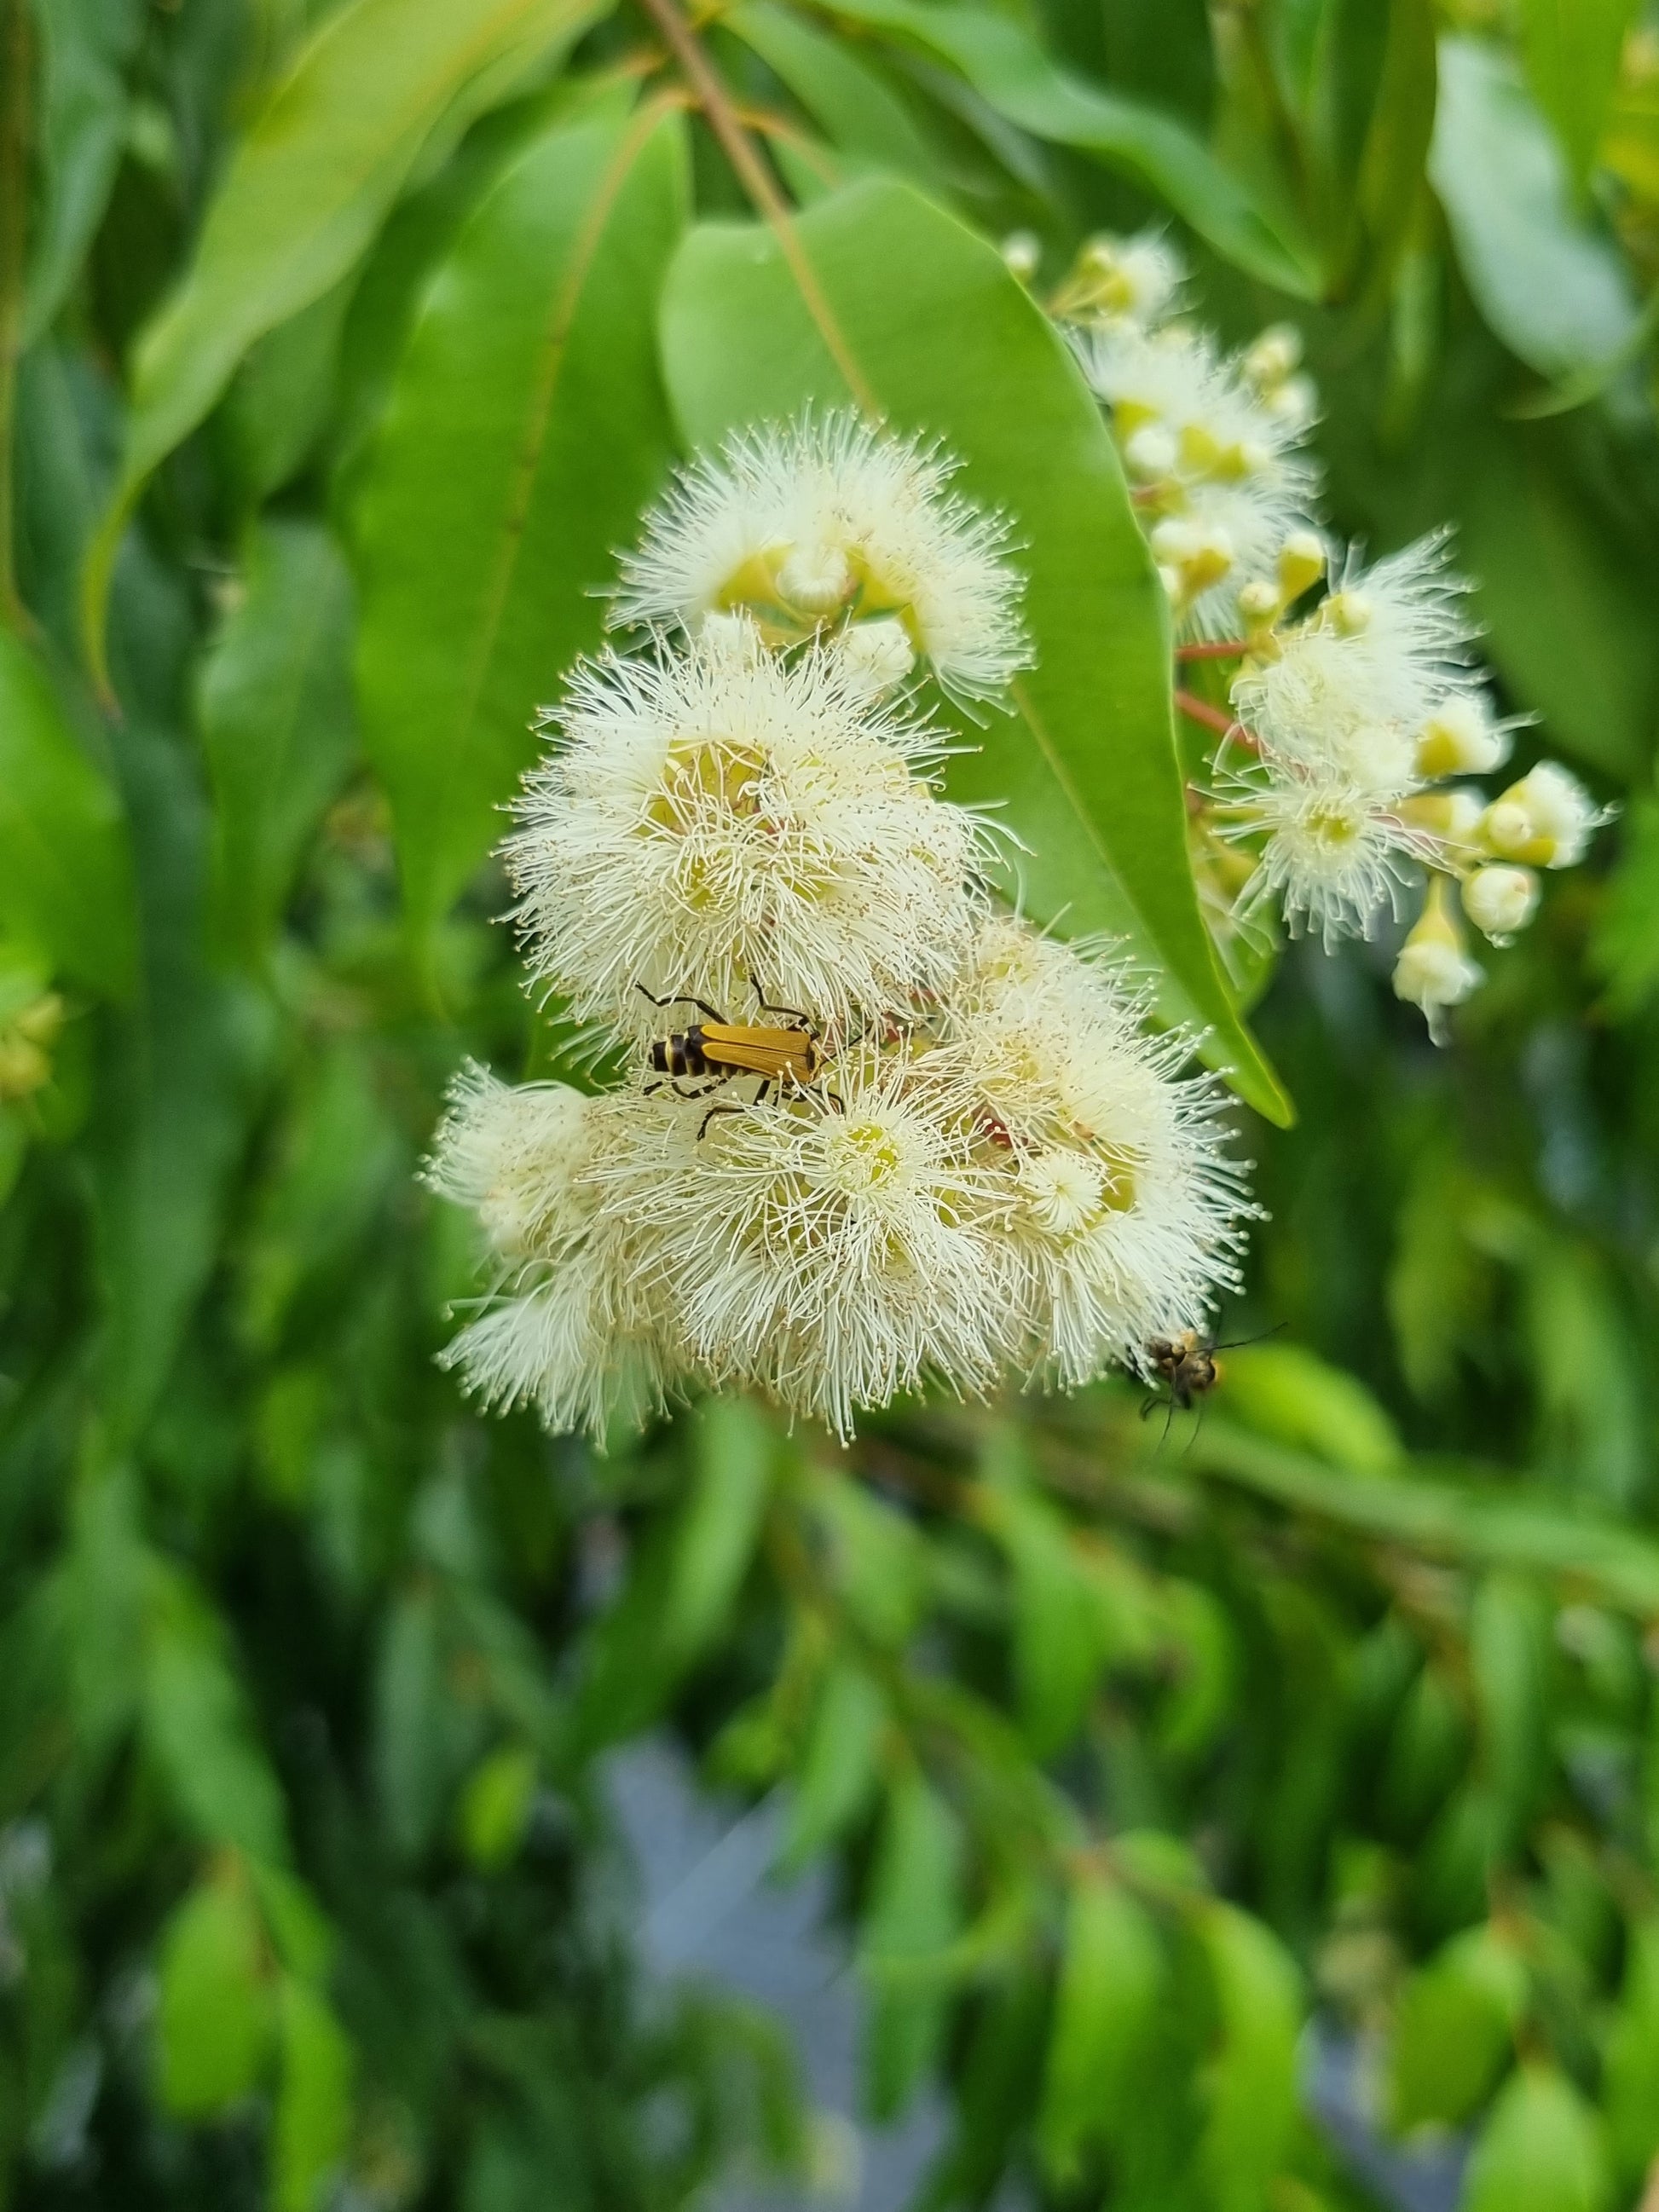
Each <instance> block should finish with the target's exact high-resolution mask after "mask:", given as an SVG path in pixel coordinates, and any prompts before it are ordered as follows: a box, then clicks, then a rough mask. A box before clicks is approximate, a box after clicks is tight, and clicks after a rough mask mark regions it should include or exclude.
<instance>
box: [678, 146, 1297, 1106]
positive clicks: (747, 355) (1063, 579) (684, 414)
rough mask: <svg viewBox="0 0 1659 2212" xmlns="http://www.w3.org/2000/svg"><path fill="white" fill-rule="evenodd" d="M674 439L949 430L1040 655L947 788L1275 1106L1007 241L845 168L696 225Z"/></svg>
mask: <svg viewBox="0 0 1659 2212" xmlns="http://www.w3.org/2000/svg"><path fill="white" fill-rule="evenodd" d="M663 339H664V349H665V361H666V364H667V373H668V381H669V386H670V390H671V393H672V396H673V399H674V404H675V407H676V410H677V411H678V416H679V418H680V421H681V423H682V424H683V426H684V430H685V433H686V436H687V439H688V441H689V442H690V443H691V444H693V445H698V446H713V445H714V444H715V443H717V442H718V441H719V440H720V438H721V437H723V436H724V435H726V433H727V432H728V431H730V430H731V429H732V428H735V427H738V426H739V425H743V424H745V423H753V422H764V421H768V420H773V421H776V420H781V419H784V418H787V417H788V416H793V415H794V414H796V413H798V412H799V410H800V409H801V408H802V407H803V406H804V405H805V404H808V403H809V402H816V403H817V404H825V403H826V402H829V401H831V400H844V399H848V398H851V399H853V400H855V401H856V402H857V403H858V404H860V406H862V407H863V408H865V409H866V410H869V411H872V412H875V413H879V414H881V415H883V416H886V417H887V418H889V419H890V420H891V421H892V422H893V423H894V424H895V426H896V428H899V429H901V430H908V429H917V430H922V431H926V432H927V433H930V434H932V435H936V436H939V437H941V438H942V439H943V440H944V441H945V443H946V444H947V446H949V447H950V448H951V450H952V451H953V452H955V453H957V454H959V455H960V456H961V457H962V459H963V462H964V464H965V465H964V468H963V473H962V477H961V482H962V484H963V489H964V490H965V491H967V492H968V493H969V495H971V496H973V497H975V498H976V499H977V500H979V501H981V502H983V503H984V504H985V505H986V506H987V507H999V508H1001V509H1003V510H1004V511H1006V513H1008V514H1010V515H1011V516H1012V519H1013V521H1014V524H1015V526H1016V529H1017V532H1018V537H1019V538H1020V541H1021V544H1022V548H1023V551H1022V556H1021V558H1022V562H1023V565H1024V568H1025V569H1026V572H1027V574H1028V577H1029V590H1028V594H1027V603H1026V604H1027V611H1028V615H1029V618H1030V625H1031V629H1032V631H1033V633H1034V635H1035V640H1036V666H1035V667H1034V668H1033V669H1032V670H1031V671H1029V672H1028V673H1027V674H1025V675H1024V676H1022V677H1020V678H1018V679H1017V682H1016V684H1015V687H1014V694H1013V697H1014V705H1015V710H1016V711H1015V714H1014V715H1013V716H1012V717H1008V716H996V717H994V718H993V719H992V720H991V721H990V723H989V725H988V726H987V728H986V729H985V730H984V731H983V732H975V741H976V743H977V744H978V748H979V749H978V750H976V751H973V752H969V753H968V754H966V755H964V756H963V757H960V758H957V759H956V760H953V761H952V762H951V765H950V772H949V776H948V778H947V781H948V782H949V784H950V787H951V792H952V795H953V796H956V797H958V798H961V799H968V800H975V801H985V802H988V803H992V804H994V805H997V806H999V807H1003V806H1005V805H1006V813H1005V815H1004V817H1003V818H1005V819H1006V821H1007V822H1008V823H1010V825H1011V826H1012V828H1013V829H1016V830H1017V831H1018V834H1019V836H1021V837H1022V838H1023V839H1024V842H1025V843H1026V844H1027V845H1028V846H1029V847H1030V851H1031V854H1032V857H1031V858H1030V860H1026V861H1024V862H1022V864H1021V868H1020V873H1021V876H1022V878H1023V882H1024V892H1025V899H1026V905H1027V908H1028V910H1029V911H1030V912H1031V913H1032V914H1033V915H1035V916H1036V918H1037V919H1039V920H1042V921H1050V920H1053V919H1054V918H1055V917H1056V916H1058V915H1061V914H1063V915H1064V916H1065V927H1066V930H1067V931H1068V932H1076V933H1083V932H1085V931H1091V930H1097V929H1099V930H1104V931H1106V932H1108V933H1111V934H1115V935H1119V936H1127V939H1129V942H1130V944H1131V945H1133V948H1134V949H1135V950H1136V951H1138V952H1139V953H1140V954H1141V955H1142V956H1143V957H1145V958H1146V959H1147V960H1148V962H1149V963H1152V965H1153V966H1154V967H1155V969H1157V971H1158V973H1159V975H1161V977H1162V978H1163V979H1164V993H1163V1003H1164V1006H1166V1008H1167V1009H1168V1011H1170V1012H1171V1013H1172V1014H1174V1015H1176V1016H1177V1017H1179V1018H1185V1019H1194V1018H1195V1019H1196V1020H1198V1021H1199V1022H1200V1024H1207V1025H1209V1027H1210V1029H1211V1030H1212V1051H1213V1054H1214V1057H1215V1061H1216V1064H1217V1065H1218V1066H1223V1065H1225V1066H1227V1067H1228V1068H1229V1070H1230V1072H1231V1078H1232V1079H1233V1081H1234V1082H1235V1083H1236V1084H1237V1087H1238V1088H1239V1089H1240V1091H1242V1092H1243V1095H1244V1096H1246V1097H1248V1098H1249V1100H1250V1102H1251V1103H1252V1104H1255V1105H1256V1106H1258V1107H1259V1108H1260V1109H1261V1110H1262V1111H1263V1112H1265V1113H1267V1114H1269V1115H1273V1116H1274V1117H1275V1118H1283V1117H1284V1116H1285V1114H1286V1112H1287V1111H1288V1109H1287V1107H1286V1105H1285V1101H1284V1099H1283V1097H1282V1095H1281V1094H1280V1092H1279V1090H1278V1087H1277V1085H1276V1084H1275V1083H1274V1081H1273V1077H1272V1074H1271V1073H1270V1071H1269V1070H1268V1069H1267V1066H1266V1065H1265V1063H1264V1062H1263V1061H1262V1060H1261V1056H1260V1054H1258V1053H1257V1051H1256V1049H1255V1047H1254V1045H1253V1044H1252V1043H1251V1042H1250V1040H1249V1036H1247V1034H1246V1032H1245V1031H1244V1030H1243V1027H1242V1026H1241V1024H1240V1023H1239V1021H1238V1018H1237V1015H1236V1014H1235V1013H1234V1012H1233V1010H1232V1007H1231V1002H1230V1000H1229V998H1228V995H1227V993H1226V989H1225V986H1224V984H1223V983H1222V981H1221V980H1220V976H1219V973H1218V969H1217V967H1216V963H1215V960H1214V957H1213V955H1212V951H1211V948H1210V945H1209V942H1208V939H1207V938H1206V934H1205V931H1204V925H1203V923H1202V921H1201V920H1200V916H1199V911H1198V903H1197V898H1196V895H1195V893H1194V887H1193V881H1192V876H1191V872H1190V870H1189V867H1188V860H1187V851H1186V831H1185V822H1186V811H1185V802H1184V799H1183V796H1182V781H1181V775H1180V771H1179V769H1178V766H1177V763H1176V753H1175V745H1174V740H1173V736H1172V733H1171V728H1170V677H1169V651H1170V647H1169V628H1168V611H1167V607H1166V605H1165V604H1164V599H1163V597H1162V594H1161V592H1160V589H1159V586H1158V580H1157V577H1156V575H1155V574H1154V572H1153V569H1152V562H1151V559H1150V556H1149V555H1148V553H1147V550H1146V544H1145V541H1144V539H1143V538H1142V537H1141V534H1140V532H1139V528H1138V526H1137V525H1136V523H1135V520H1134V516H1133V511H1132V509H1131V507H1130V505H1129V501H1128V497H1127V492H1126V490H1125V488H1124V484H1123V479H1122V476H1121V471H1120V470H1119V468H1118V465H1117V460H1116V456H1115V453H1114V450H1113V447H1112V444H1111V441H1110V439H1109V436H1108V435H1107V434H1106V431H1105V429H1104V427H1103V424H1102V422H1101V420H1100V416H1099V412H1098V410H1097V408H1096V406H1095V404H1094V403H1093V401H1092V400H1091V398H1090V396H1089V394H1088V392H1087V391H1086V389H1085V386H1084V384H1083V381H1082V379H1081V377H1080V375H1079V373H1078V371H1077V369H1076V368H1075V366H1074V365H1073V362H1072V361H1071V360H1070V358H1069V356H1067V354H1066V349H1065V347H1064V345H1063V344H1062V343H1061V341H1060V339H1059V338H1058V337H1056V335H1055V334H1054V331H1053V330H1052V329H1051V328H1050V326H1049V325H1048V323H1047V322H1046V321H1045V319H1043V317H1042V314H1041V313H1040V312H1039V311H1038V310H1037V308H1036V307H1035V306H1034V304H1033V303H1032V301H1030V299H1029V298H1028V296H1027V295H1026V294H1025V292H1024V289H1022V288H1021V286H1020V285H1019V284H1018V283H1017V282H1016V281H1015V280H1014V278H1013V277H1012V276H1010V275H1009V273H1008V270H1007V269H1006V267H1005V265H1004V264H1003V262H1002V259H1001V257H1000V254H998V253H997V252H996V251H995V249H994V247H992V246H989V245H988V244H987V243H986V242H985V241H984V240H981V239H978V238H976V237H975V236H974V234H972V233H971V232H969V231H968V230H967V229H965V228H963V226H962V225H961V224H959V223H958V222H956V221H955V220H954V219H953V218H952V217H951V216H947V215H945V214H943V213H942V212H941V211H940V210H938V209H937V208H935V207H933V206H932V205H931V204H929V203H928V202H927V201H926V200H924V199H922V198H921V197H920V196H919V195H918V194H917V193H915V191H912V190H911V189H910V188H909V187H908V185H902V184H898V183H894V182H888V181H885V180H874V179H872V180H870V181H867V182H865V183H861V184H857V185H851V186H849V187H848V188H847V189H846V190H845V191H842V192H839V193H836V195H834V196H833V197H831V198H829V199H827V200H825V201H823V203H822V204H820V205H818V206H817V207H815V208H813V209H812V210H810V211H809V212H808V213H807V214H806V215H805V216H803V217H802V218H801V219H800V220H799V222H796V223H794V224H793V225H792V226H791V229H790V232H789V234H788V236H787V239H782V240H781V239H779V238H776V237H774V236H773V235H771V234H769V233H767V232H765V231H763V230H760V229H757V228H751V227H750V226H747V225H738V224H712V223H711V224H706V225H704V226H702V228H699V229H697V230H696V231H694V232H693V233H692V234H691V235H690V238H689V239H688V240H687V241H686V244H685V246H684V248H683V249H682V250H681V252H680V254H679V255H678V258H677V259H676V262H675V264H674V267H673V269H672V270H671V274H670V277H669V282H668V287H667V291H666V294H665V300H664V308H663Z"/></svg>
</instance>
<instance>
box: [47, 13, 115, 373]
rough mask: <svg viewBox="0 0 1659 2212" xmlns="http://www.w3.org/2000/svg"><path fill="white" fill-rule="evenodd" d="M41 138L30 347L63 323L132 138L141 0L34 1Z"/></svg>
mask: <svg viewBox="0 0 1659 2212" xmlns="http://www.w3.org/2000/svg"><path fill="white" fill-rule="evenodd" d="M33 19H34V34H35V38H36V40H37V41H38V42H39V73H38V76H37V92H36V100H37V118H36V122H35V128H34V138H35V143H36V148H37V157H38V165H39V170H40V187H41V189H40V201H39V204H38V205H37V206H36V208H35V209H34V210H33V221H32V222H31V223H30V226H29V254H28V270H27V289H26V292H25V307H24V313H23V343H24V344H25V345H29V344H32V343H33V341H34V340H35V339H36V338H38V337H40V334H41V332H42V331H45V330H46V329H47V328H48V327H49V325H51V324H52V321H53V320H54V319H56V317H57V314H58V309H59V308H60V307H62V306H63V304H64V300H65V298H66V297H67V296H68V295H69V293H70V289H71V288H72V286H73V285H74V283H75V281H76V277H77V276H79V275H80V272H81V264H82V261H83V260H84V259H85V258H86V252H87V249H88V246H90V245H91V243H92V240H93V236H94V233H95V232H96V230H97V228H98V225H99V222H100V220H101V219H102V216H103V213H104V209H105V207H106V204H107V202H108V199H109V194H110V187H111V185H112V184H113V183H114V181H115V172H116V170H117V168H118V166H119V164H120V160H121V154H122V149H123V148H124V146H125V141H126V135H127V88H126V84H125V71H126V69H127V67H128V64H130V63H131V58H132V55H133V51H134V49H135V48H136V47H137V44H138V40H139V36H140V33H141V32H142V30H143V9H141V8H140V7H139V6H138V4H137V0H34V5H33Z"/></svg>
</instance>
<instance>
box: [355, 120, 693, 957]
mask: <svg viewBox="0 0 1659 2212" xmlns="http://www.w3.org/2000/svg"><path fill="white" fill-rule="evenodd" d="M685 161H686V156H685V149H684V125H683V122H682V121H681V119H680V118H679V117H678V114H677V113H675V112H672V111H671V110H665V109H664V108H663V107H661V106H647V107H645V108H642V109H641V110H640V111H639V112H638V113H637V114H635V115H634V116H632V117H627V118H617V119H609V118H605V119H599V120H590V121H582V122H577V123H574V124H571V125H565V126H562V127H558V128H556V129H554V130H553V131H550V132H548V133H547V134H546V135H545V136H544V137H543V138H541V139H540V140H539V141H538V143H536V144H534V145H533V146H532V147H531V148H530V149H528V150H527V151H526V153H525V154H524V155H521V156H520V158H519V159H518V160H517V161H515V162H514V163H513V165H512V167H510V168H509V169H508V170H507V173H506V174H505V175H504V176H502V177H501V179H500V180H499V181H498V182H497V184H496V185H495V188H494V189H493V190H492V191H491V192H490V193H489V196H488V197H487V198H486V199H485V200H484V201H483V204H482V205H481V206H480V207H479V208H478V209H477V211H476V212H475V214H474V215H473V216H472V217H471V220H470V222H468V223H467V225H466V226H465V229H464V230H463V232H462V233H461V235H460V237H459V240H457V243H456V246H455V249H454V252H453V255H452V256H451V258H450V259H449V260H448V262H447V264H446V265H445V268H444V270H443V271H442V273H441V275H440V276H439V278H438V279H437V281H436V282H435V285H434V287H433V289H432V290H431V292H430V293H429V295H428V301H427V306H426V310H425V312H424V313H423V314H422V317H421V319H420V320H419V322H418V324H417V325H416V329H415V331H414V334H413V336H412V337H411V340H410V347H409V351H408V354H407V356H405V359H404V364H403V367H402V368H401V370H400V372H399V374H398V381H397V384H396V386H395V388H394V391H393V393H392V399H391V402H390V405H389V410H388V414H387V417H386V427H385V430H384V433H383V435H382V437H381V440H380V445H379V447H378V449H377V451H376V452H375V453H374V456H373V457H372V459H370V461H369V463H368V466H367V469H366V473H365V478H364V482H363V485H362V497H361V500H360V502H359V506H358V510H357V515H356V530H355V533H354V561H355V564H356V570H357V574H358V578H359V582H360V586H361V591H362V645H361V652H360V659H359V664H358V673H359V683H360V689H361V698H362V710H363V718H364V730H363V735H364V743H365V744H366V746H367V748H368V752H369V755H370V757H371V759H372V760H373V761H374V764H375V767H376V768H377V769H378V770H379V772H380V776H381V778H382V780H383V781H384V782H385V784H386V789H387V792H388V793H389V794H390V797H391V799H392V813H393V817H394V820H395V823H396V827H397V834H398V849H399V854H400V858H401V860H402V865H403V871H404V887H405V895H406V897H407V900H408V903H409V907H410V913H411V915H412V917H413V919H414V920H415V921H416V925H417V926H427V925H429V924H430V923H431V922H432V921H434V920H435V918H436V917H437V916H438V915H440V914H441V911H442V910H443V908H445V907H446V906H447V903H448V902H449V901H450V900H451V899H452V898H453V896H454V895H455V893H456V892H457V891H458V890H459V889H460V887H461V885H462V884H464V883H465V880H466V878H467V877H468V876H469V875H470V874H471V872H472V870H473V869H474V868H475V867H476V866H477V864H478V862H479V861H480V860H482V859H483V855H484V854H485V853H486V852H487V851H488V850H489V847H490V845H491V844H492V843H493V842H495V839H496V837H497V836H499V835H500V832H501V816H500V813H499V811H498V810H499V809H500V807H501V805H502V803H503V802H504V801H505V800H506V799H507V798H508V797H509V796H510V795H511V793H512V791H513V786H514V783H515V781H516V780H517V778H518V776H519V775H520V772H521V771H522V769H524V768H525V766H526V764H527V763H528V761H529V759H530V758H531V756H532V751H533V749H534V739H533V737H532V723H533V721H534V718H535V715H536V711H537V708H538V707H539V706H541V705H543V704H544V703H546V702H549V701H550V700H551V699H552V698H553V697H554V696H556V690H557V686H558V681H559V678H560V677H561V675H562V673H563V671H565V670H566V668H567V667H568V665H569V662H570V660H571V659H572V658H573V656H574V654H575V653H578V652H579V651H580V650H582V649H583V648H585V647H590V646H592V644H593V643H594V642H595V641H596V640H597V639H598V637H599V630H600V623H601V612H600V608H599V602H598V600H597V599H595V598H594V597H593V593H594V592H596V591H598V590H599V589H602V588H603V586H605V583H606V581H607V580H608V579H609V577H610V574H611V570H612V567H613V562H612V557H611V556H612V549H613V548H615V547H616V546H617V545H618V544H621V543H623V541H624V540H625V539H626V538H627V537H628V535H629V532H630V530H631V528H632V526H633V525H634V523H635V520H636V518H637V516H638V513H639V511H640V509H641V507H642V505H643V504H644V503H645V501H647V499H648V498H649V497H650V495H651V494H652V493H653V491H654V490H655V489H657V487H658V485H659V483H660V481H661V478H662V477H663V474H664V472H665V469H666V466H667V462H668V455H669V431H668V424H667V417H666V410H665V405H664V403H663V400H662V398H661V393H660V386H659V380H658V373H657V368H656V365H655V361H654V357H653V348H652V311H653V300H654V297H655V294H656V290H657V287H658V285H659V282H660V279H661V276H662V271H663V270H664V267H665V264H666V262H667V259H668V256H669V254H670V253H671V251H672V248H673V246H674V244H675V241H676V240H677V239H678V234H679V231H680V228H681V225H682V222H683V221H684V198H685V192H686V188H687V187H686V168H685Z"/></svg>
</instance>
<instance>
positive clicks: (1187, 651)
mask: <svg viewBox="0 0 1659 2212" xmlns="http://www.w3.org/2000/svg"><path fill="white" fill-rule="evenodd" d="M1249 649H1250V641H1249V638H1247V637H1224V638H1221V639H1219V640H1218V641H1217V642H1216V643H1215V644H1213V645H1178V646H1176V649H1175V657H1176V659H1177V660H1242V659H1243V658H1244V655H1245V654H1246V653H1248V652H1249Z"/></svg>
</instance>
